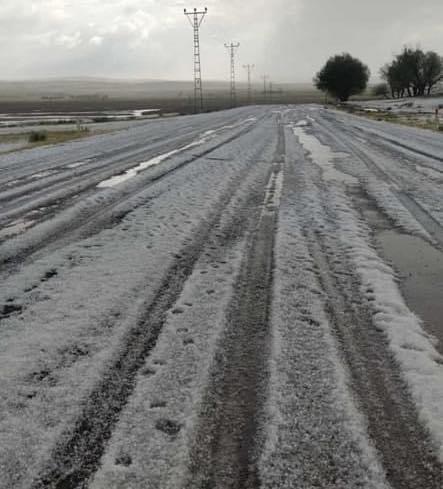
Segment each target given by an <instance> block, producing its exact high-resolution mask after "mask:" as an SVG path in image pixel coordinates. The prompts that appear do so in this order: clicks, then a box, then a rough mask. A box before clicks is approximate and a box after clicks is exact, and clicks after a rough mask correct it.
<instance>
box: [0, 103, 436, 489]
mask: <svg viewBox="0 0 443 489" xmlns="http://www.w3.org/2000/svg"><path fill="white" fill-rule="evenodd" d="M386 233H390V234H389V239H391V240H392V236H394V237H395V243H396V245H395V246H398V255H399V256H400V254H401V252H402V251H404V250H405V249H411V248H407V247H408V246H410V240H411V239H413V240H415V241H414V250H418V251H417V256H415V255H414V254H413V255H412V256H408V260H400V259H397V256H396V255H397V253H396V252H395V250H394V252H392V245H391V248H390V249H391V253H388V246H387V244H386V242H385V241H386ZM391 242H392V241H391ZM410 255H411V254H410ZM431 260H432V262H431ZM430 263H432V265H430ZM442 263H443V137H442V135H441V134H439V133H434V132H431V131H422V130H417V129H413V128H406V127H402V126H395V125H391V124H388V123H383V122H376V121H370V120H366V119H363V118H359V117H356V116H352V115H348V114H345V113H341V112H336V111H333V110H330V109H324V108H322V107H321V106H316V105H310V106H290V107H287V106H284V107H281V106H275V107H246V108H240V109H234V110H230V111H224V112H217V113H211V114H203V115H198V116H186V117H178V118H171V119H168V120H153V121H147V122H146V123H139V124H137V126H134V127H131V128H128V129H125V130H121V131H118V132H115V133H113V134H108V135H100V136H93V137H90V138H87V139H84V140H79V141H75V142H72V143H66V144H63V145H58V146H54V147H44V148H38V149H33V150H26V151H18V152H15V153H10V154H8V155H3V156H1V157H0V277H1V280H0V372H1V376H0V382H1V384H0V392H1V396H0V472H1V474H2V477H1V478H0V488H5V489H6V488H7V489H18V488H20V489H22V488H23V489H25V488H26V489H28V488H32V489H43V488H54V489H55V488H57V489H62V488H63V489H67V488H69V489H71V488H72V489H74V488H90V489H99V488H100V489H105V488H106V489H117V488H118V489H129V488H131V489H136V488H147V487H149V488H158V489H164V488H170V489H172V488H174V489H177V488H183V489H185V488H186V489H194V488H196V489H197V488H198V489H209V488H211V489H212V488H217V489H231V488H232V489H234V488H236V489H246V488H247V489H252V488H253V489H258V488H266V489H268V488H269V489H271V488H272V489H280V488H282V489H283V488H285V489H286V488H303V489H304V488H306V489H307V488H313V487H321V488H337V489H338V488H340V489H343V488H349V489H355V488H357V487H358V488H373V489H375V488H377V489H379V488H383V489H384V488H391V489H424V488H426V489H441V487H442V486H443V472H442V467H443V465H442V463H443V402H442V399H443V355H442V353H443V347H442V345H443V323H442V322H441V316H439V315H438V314H436V312H435V310H434V312H433V314H432V302H438V301H437V297H438V296H439V292H438V291H439V290H441V291H442V295H440V297H441V296H443V273H442V270H443V266H441V267H440V264H442ZM439 267H440V268H439ZM425 269H426V270H425ZM417 270H419V271H420V272H421V271H423V270H424V271H427V272H429V273H420V280H417V283H416V288H415V289H414V286H413V284H412V285H411V277H413V274H414V273H417ZM431 272H432V273H431ZM406 277H409V278H408V280H409V281H408V282H406ZM406 283H407V287H406V286H405V284H406ZM423 290H430V291H432V292H431V294H435V298H436V299H435V300H433V301H431V305H430V306H429V307H427V308H426V309H429V310H430V313H429V314H427V311H424V312H423V308H420V307H418V306H417V300H414V299H415V298H416V297H422V295H420V292H422V291H423Z"/></svg>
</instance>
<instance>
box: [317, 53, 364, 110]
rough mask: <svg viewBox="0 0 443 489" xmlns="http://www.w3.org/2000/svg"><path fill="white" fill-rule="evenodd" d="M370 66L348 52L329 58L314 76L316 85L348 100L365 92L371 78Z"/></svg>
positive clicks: (344, 100) (340, 98) (339, 98)
mask: <svg viewBox="0 0 443 489" xmlns="http://www.w3.org/2000/svg"><path fill="white" fill-rule="evenodd" d="M369 75H370V72H369V68H368V67H367V66H366V65H364V64H363V63H362V62H361V61H360V60H359V59H357V58H353V57H352V56H351V55H350V54H348V53H343V54H338V55H336V56H333V57H331V58H329V59H328V61H327V62H326V64H325V66H324V67H323V68H322V69H321V70H320V71H319V72H318V73H317V75H316V77H315V78H314V83H315V85H316V87H317V88H318V89H320V90H322V91H324V92H327V93H329V94H331V95H332V96H334V97H335V98H337V99H338V100H340V101H341V102H346V100H348V99H349V97H351V96H352V95H356V94H358V93H361V92H363V91H364V90H365V89H366V86H367V84H368V80H369Z"/></svg>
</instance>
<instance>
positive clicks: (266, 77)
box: [262, 75, 269, 103]
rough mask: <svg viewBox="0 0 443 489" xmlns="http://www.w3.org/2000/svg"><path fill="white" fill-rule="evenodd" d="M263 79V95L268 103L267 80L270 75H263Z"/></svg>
mask: <svg viewBox="0 0 443 489" xmlns="http://www.w3.org/2000/svg"><path fill="white" fill-rule="evenodd" d="M262 78H263V95H264V98H265V103H266V80H267V79H268V78H269V75H263V76H262Z"/></svg>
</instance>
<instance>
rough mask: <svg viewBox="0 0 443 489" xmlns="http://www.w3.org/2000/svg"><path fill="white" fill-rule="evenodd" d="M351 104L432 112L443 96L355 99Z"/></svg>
mask: <svg viewBox="0 0 443 489" xmlns="http://www.w3.org/2000/svg"><path fill="white" fill-rule="evenodd" d="M351 105H357V106H359V107H362V108H364V109H365V108H367V109H379V110H389V111H392V112H394V113H413V114H414V113H415V114H423V113H424V114H433V113H434V112H435V109H436V108H437V107H439V106H440V105H441V106H443V97H441V96H438V97H407V98H402V99H386V100H356V101H352V102H351Z"/></svg>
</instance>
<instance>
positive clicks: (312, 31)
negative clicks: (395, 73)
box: [0, 0, 443, 82]
mask: <svg viewBox="0 0 443 489" xmlns="http://www.w3.org/2000/svg"><path fill="white" fill-rule="evenodd" d="M204 6H207V7H208V10H209V12H208V15H207V17H206V19H205V21H204V23H203V25H202V27H201V42H202V68H203V76H204V78H206V79H225V78H226V77H227V74H229V71H228V70H229V59H228V53H227V50H226V49H225V48H224V46H223V45H224V43H225V42H230V41H238V42H240V43H241V46H240V49H239V51H238V65H239V70H240V66H241V65H242V64H245V63H254V64H255V65H256V67H257V68H256V76H257V77H258V76H259V75H261V74H263V73H269V74H270V75H271V76H272V78H273V79H274V80H275V81H297V82H310V81H311V79H312V77H313V75H314V74H315V72H316V71H318V69H319V68H320V67H321V65H322V64H323V63H324V62H325V60H326V59H327V58H328V57H329V56H330V55H332V54H335V53H339V52H343V51H348V52H350V53H351V54H353V55H355V56H358V57H360V58H361V59H362V60H363V61H364V62H365V63H366V64H368V65H369V67H370V69H371V71H372V73H373V75H375V76H377V74H378V69H379V67H380V66H381V65H382V64H383V63H385V62H386V61H388V60H389V59H390V58H391V56H392V54H394V53H396V52H398V51H399V50H401V48H402V46H403V45H405V44H408V45H412V46H416V45H420V46H421V47H422V48H423V49H425V50H428V49H432V50H437V51H440V53H441V51H442V50H443V0H419V1H417V0H370V1H368V0H266V1H265V0H208V1H206V2H204V1H203V0H202V2H201V3H192V2H187V1H168V0H0V37H1V43H2V44H1V46H2V49H1V50H0V78H2V79H14V78H33V77H40V78H42V77H43V78H44V77H49V76H50V77H54V76H85V75H86V76H105V77H116V78H155V79H180V80H185V79H191V78H192V29H191V26H190V25H189V24H188V22H187V20H186V18H185V17H184V15H183V7H188V8H193V7H204ZM441 54H443V53H441ZM241 76H244V73H242V74H241ZM239 77H240V75H239Z"/></svg>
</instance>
